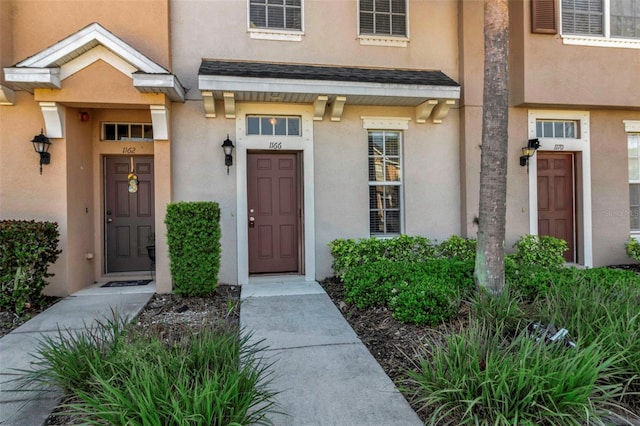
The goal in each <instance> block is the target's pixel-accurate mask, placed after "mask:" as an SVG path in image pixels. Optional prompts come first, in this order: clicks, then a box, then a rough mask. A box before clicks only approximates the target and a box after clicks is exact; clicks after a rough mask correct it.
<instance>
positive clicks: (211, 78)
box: [198, 75, 460, 99]
mask: <svg viewBox="0 0 640 426" xmlns="http://www.w3.org/2000/svg"><path fill="white" fill-rule="evenodd" d="M198 87H199V89H200V90H201V91H213V90H221V91H226V92H243V91H244V92H284V93H322V94H325V95H344V96H356V95H366V96H405V97H414V98H424V97H427V98H440V99H460V87H459V86H432V85H413V84H385V83H366V82H350V81H328V80H302V79H287V78H253V77H233V76H219V75H199V76H198Z"/></svg>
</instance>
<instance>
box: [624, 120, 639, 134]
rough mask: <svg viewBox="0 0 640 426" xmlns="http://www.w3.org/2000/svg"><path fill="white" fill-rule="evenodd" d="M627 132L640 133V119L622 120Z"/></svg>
mask: <svg viewBox="0 0 640 426" xmlns="http://www.w3.org/2000/svg"><path fill="white" fill-rule="evenodd" d="M622 122H623V123H624V131H625V133H640V120H622Z"/></svg>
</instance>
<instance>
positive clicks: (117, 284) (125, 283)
mask: <svg viewBox="0 0 640 426" xmlns="http://www.w3.org/2000/svg"><path fill="white" fill-rule="evenodd" d="M150 282H151V280H133V281H109V282H108V283H106V284H103V285H101V286H100V287H133V286H136V285H147V284H149V283H150Z"/></svg>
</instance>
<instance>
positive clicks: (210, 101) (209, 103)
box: [202, 91, 216, 118]
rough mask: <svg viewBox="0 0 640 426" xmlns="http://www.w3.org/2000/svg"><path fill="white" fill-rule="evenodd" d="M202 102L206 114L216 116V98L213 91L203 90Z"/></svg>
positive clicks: (206, 115)
mask: <svg viewBox="0 0 640 426" xmlns="http://www.w3.org/2000/svg"><path fill="white" fill-rule="evenodd" d="M202 102H203V103H204V116H205V117H207V118H216V100H215V99H214V98H213V92H209V91H204V92H202Z"/></svg>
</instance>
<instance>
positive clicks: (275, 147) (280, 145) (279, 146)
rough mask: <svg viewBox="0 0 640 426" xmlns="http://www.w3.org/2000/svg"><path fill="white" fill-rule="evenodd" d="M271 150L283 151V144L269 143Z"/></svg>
mask: <svg viewBox="0 0 640 426" xmlns="http://www.w3.org/2000/svg"><path fill="white" fill-rule="evenodd" d="M269 149H282V142H269Z"/></svg>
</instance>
